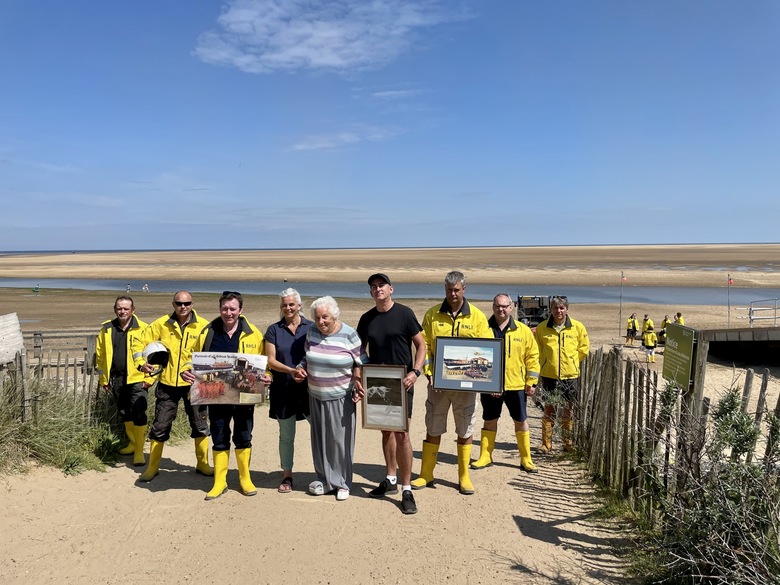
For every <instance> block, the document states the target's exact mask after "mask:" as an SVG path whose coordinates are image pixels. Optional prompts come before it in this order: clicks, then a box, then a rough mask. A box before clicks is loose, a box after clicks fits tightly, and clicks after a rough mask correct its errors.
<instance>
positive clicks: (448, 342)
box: [433, 337, 504, 394]
mask: <svg viewBox="0 0 780 585" xmlns="http://www.w3.org/2000/svg"><path fill="white" fill-rule="evenodd" d="M503 372H504V340H503V339H494V338H492V337H491V338H489V339H488V338H481V337H437V338H436V343H435V347H434V366H433V387H434V389H436V390H462V391H464V392H487V393H489V394H499V393H501V392H503V390H504V376H503Z"/></svg>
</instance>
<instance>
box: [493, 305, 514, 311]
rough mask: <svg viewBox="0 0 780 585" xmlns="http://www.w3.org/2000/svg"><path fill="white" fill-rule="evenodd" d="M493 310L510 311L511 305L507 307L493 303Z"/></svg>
mask: <svg viewBox="0 0 780 585" xmlns="http://www.w3.org/2000/svg"><path fill="white" fill-rule="evenodd" d="M493 308H494V309H503V310H504V311H506V310H508V309H511V308H512V305H511V303H510V304H508V305H499V304H498V303H494V304H493Z"/></svg>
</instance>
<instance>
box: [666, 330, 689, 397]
mask: <svg viewBox="0 0 780 585" xmlns="http://www.w3.org/2000/svg"><path fill="white" fill-rule="evenodd" d="M695 334H696V330H695V329H691V328H690V327H685V326H684V325H676V324H674V323H670V324H669V325H667V326H666V345H665V346H664V371H663V377H664V379H666V380H668V381H669V382H672V383H674V384H677V385H678V386H679V387H680V388H682V389H683V390H687V389H688V388H689V387H690V385H691V370H692V369H693V359H694V353H693V346H694V341H695V340H696V335H695Z"/></svg>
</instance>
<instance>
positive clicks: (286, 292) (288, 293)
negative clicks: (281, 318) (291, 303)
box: [279, 288, 301, 305]
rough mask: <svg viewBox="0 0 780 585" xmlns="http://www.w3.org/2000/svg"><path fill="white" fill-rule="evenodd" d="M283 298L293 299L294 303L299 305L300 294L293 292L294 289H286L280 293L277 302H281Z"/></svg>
mask: <svg viewBox="0 0 780 585" xmlns="http://www.w3.org/2000/svg"><path fill="white" fill-rule="evenodd" d="M284 297H292V298H294V299H295V302H296V303H298V304H299V305H300V304H301V294H300V293H299V292H298V291H297V290H295V289H294V288H286V289H284V290H283V291H282V292H280V293H279V300H280V301H281V300H282V299H284Z"/></svg>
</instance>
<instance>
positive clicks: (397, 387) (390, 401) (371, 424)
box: [363, 365, 409, 431]
mask: <svg viewBox="0 0 780 585" xmlns="http://www.w3.org/2000/svg"><path fill="white" fill-rule="evenodd" d="M405 376H406V367H405V366H380V365H366V366H363V389H364V390H365V392H366V393H365V395H364V396H363V428H364V429H377V430H381V431H408V430H409V417H408V414H409V411H408V407H407V402H406V401H407V400H408V397H407V395H406V390H404V387H403V379H404V377H405Z"/></svg>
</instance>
